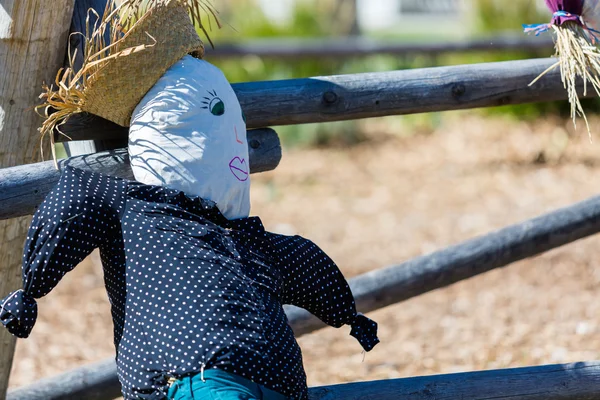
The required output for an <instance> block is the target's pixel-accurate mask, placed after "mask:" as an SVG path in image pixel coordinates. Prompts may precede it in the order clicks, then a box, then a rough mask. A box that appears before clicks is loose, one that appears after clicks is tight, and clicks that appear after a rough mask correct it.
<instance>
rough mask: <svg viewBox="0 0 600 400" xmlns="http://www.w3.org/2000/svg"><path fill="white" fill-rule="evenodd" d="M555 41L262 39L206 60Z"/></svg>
mask: <svg viewBox="0 0 600 400" xmlns="http://www.w3.org/2000/svg"><path fill="white" fill-rule="evenodd" d="M553 47H554V43H553V41H552V37H551V36H550V35H547V36H543V37H535V36H525V35H523V34H518V35H510V36H509V35H504V36H497V37H488V38H479V39H467V40H458V41H457V40H453V41H438V42H435V43H431V42H421V43H419V42H417V43H415V42H398V41H394V42H392V41H389V40H387V41H384V40H377V39H370V38H365V37H346V38H319V39H291V38H284V39H265V40H257V39H253V40H252V41H248V42H244V43H237V44H233V43H222V44H219V45H218V46H217V47H216V48H215V49H210V48H209V49H207V51H206V57H207V59H208V60H212V59H221V58H238V57H244V56H252V57H265V58H278V59H292V60H298V59H299V58H300V59H301V58H323V57H325V58H336V59H339V58H348V57H364V56H370V55H381V54H386V55H396V56H404V55H415V54H419V55H430V56H437V55H440V54H447V53H466V52H503V51H529V52H535V53H539V54H540V55H541V54H543V53H545V54H552V49H553Z"/></svg>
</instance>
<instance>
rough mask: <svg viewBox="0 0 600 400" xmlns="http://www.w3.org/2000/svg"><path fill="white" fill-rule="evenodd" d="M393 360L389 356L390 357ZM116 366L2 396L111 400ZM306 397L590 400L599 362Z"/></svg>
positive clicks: (12, 399)
mask: <svg viewBox="0 0 600 400" xmlns="http://www.w3.org/2000/svg"><path fill="white" fill-rule="evenodd" d="M392 361H393V360H392ZM115 379H116V366H115V362H114V361H113V360H107V361H104V362H101V363H98V364H94V365H90V366H87V367H85V368H81V369H79V370H77V374H73V373H66V374H62V375H59V376H56V377H53V378H50V379H44V380H41V381H38V382H36V383H34V384H32V385H29V386H26V387H23V388H19V389H16V390H13V391H11V392H9V394H8V397H7V400H113V399H114V398H116V397H118V395H119V393H118V389H119V388H120V386H119V383H118V382H117V381H115ZM309 398H310V400H370V399H371V400H433V399H448V400H451V399H461V400H497V399H503V400H523V399H527V400H596V399H598V398H600V362H597V361H594V362H580V363H574V364H564V365H547V366H541V367H527V368H513V369H505V370H495V371H481V372H468V373H460V374H450V375H435V376H426V377H417V378H405V379H390V380H382V381H375V382H360V383H347V384H343V385H334V386H324V387H316V388H311V389H310V390H309Z"/></svg>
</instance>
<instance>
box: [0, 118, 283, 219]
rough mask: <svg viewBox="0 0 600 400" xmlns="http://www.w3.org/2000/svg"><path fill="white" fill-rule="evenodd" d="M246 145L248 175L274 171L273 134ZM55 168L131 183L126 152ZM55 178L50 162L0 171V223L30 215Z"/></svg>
mask: <svg viewBox="0 0 600 400" xmlns="http://www.w3.org/2000/svg"><path fill="white" fill-rule="evenodd" d="M247 141H248V150H249V153H250V172H251V173H257V172H264V171H270V170H272V169H275V167H277V165H278V164H279V161H280V160H281V143H280V141H279V137H278V136H277V133H276V132H275V131H274V130H272V129H268V128H266V129H255V130H251V131H248V140H247ZM59 165H60V167H61V168H62V167H64V166H66V165H70V166H73V167H78V168H85V169H89V170H92V171H96V172H101V173H104V174H107V175H112V176H118V177H121V178H125V179H133V176H132V172H131V167H130V166H129V157H128V155H127V150H126V149H120V150H112V151H106V152H101V153H94V154H89V155H85V156H76V157H71V158H69V159H66V160H61V161H59ZM59 177H60V171H58V170H57V169H56V168H55V167H54V162H52V161H46V162H42V163H37V164H28V165H20V166H17V167H12V168H3V169H0V221H1V220H4V219H9V218H15V217H19V216H23V215H30V214H33V213H34V212H35V209H36V207H37V206H38V205H39V204H40V203H41V202H42V201H43V199H44V197H46V195H47V194H48V193H49V192H50V190H52V188H53V187H54V185H55V184H56V182H58V179H59Z"/></svg>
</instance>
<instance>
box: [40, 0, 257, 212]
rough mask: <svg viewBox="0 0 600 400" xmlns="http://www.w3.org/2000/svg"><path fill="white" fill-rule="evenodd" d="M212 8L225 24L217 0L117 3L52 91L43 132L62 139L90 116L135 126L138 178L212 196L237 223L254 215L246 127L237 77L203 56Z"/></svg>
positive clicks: (132, 141)
mask: <svg viewBox="0 0 600 400" xmlns="http://www.w3.org/2000/svg"><path fill="white" fill-rule="evenodd" d="M203 14H207V15H208V16H209V17H213V18H214V20H215V21H216V17H215V15H216V13H215V11H214V9H213V8H212V6H211V5H210V3H208V1H207V0H122V1H118V0H109V3H108V5H107V8H106V11H105V13H104V16H103V18H102V19H101V21H100V22H98V23H97V24H96V26H95V27H94V29H92V30H91V32H88V33H87V35H86V36H85V40H86V46H85V54H84V57H83V58H84V62H83V67H82V68H81V69H80V70H78V71H75V70H74V68H67V69H66V70H64V71H60V72H59V74H58V75H57V79H56V87H45V91H44V93H43V94H42V96H41V97H42V98H43V99H44V100H45V104H43V105H42V106H40V107H41V108H43V109H45V110H46V120H45V122H44V124H43V126H42V128H41V132H42V137H43V136H44V135H46V134H50V135H49V136H50V137H51V138H52V139H53V132H54V130H55V129H57V130H58V131H59V132H60V125H61V124H63V123H64V122H66V121H67V120H68V118H69V117H70V116H71V115H73V114H76V113H80V112H88V113H91V114H94V115H98V116H100V117H102V118H105V119H108V120H110V121H113V122H115V123H117V124H119V125H121V126H126V127H130V132H129V153H130V161H131V166H132V170H133V174H134V177H135V178H136V180H138V181H139V182H141V183H145V184H149V185H162V186H166V187H169V188H173V189H177V190H181V191H183V192H185V193H186V194H188V195H191V196H200V197H203V198H204V199H208V200H212V201H214V202H215V203H216V205H217V207H218V208H219V209H220V210H221V212H222V213H223V215H224V216H225V217H227V218H229V219H235V218H242V217H247V216H248V214H249V212H250V201H249V189H250V179H249V172H250V171H249V164H248V146H247V143H246V125H245V121H244V117H243V114H242V110H241V108H240V104H239V102H238V100H237V97H236V95H235V93H234V92H233V89H232V88H231V85H230V84H229V82H228V81H227V79H226V78H225V77H224V76H223V74H222V73H221V71H219V70H218V69H217V68H216V67H214V66H213V65H211V64H209V63H208V62H206V61H203V60H202V59H201V58H202V56H203V54H204V46H203V43H202V40H201V39H200V37H199V36H198V34H197V32H196V27H198V29H200V30H202V31H204V32H205V33H206V29H205V28H204V25H203V24H202V16H203ZM107 37H108V38H110V40H106V38H107ZM207 37H208V36H207ZM73 58H74V57H73ZM72 65H73V62H72V63H71V66H72ZM50 109H51V110H52V111H53V112H52V113H50V112H48V111H49V110H50Z"/></svg>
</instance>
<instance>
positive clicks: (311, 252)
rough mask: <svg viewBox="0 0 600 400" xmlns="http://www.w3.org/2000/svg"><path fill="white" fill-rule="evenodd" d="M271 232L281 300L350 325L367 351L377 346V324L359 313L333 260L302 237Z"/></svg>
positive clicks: (333, 323) (336, 323)
mask: <svg viewBox="0 0 600 400" xmlns="http://www.w3.org/2000/svg"><path fill="white" fill-rule="evenodd" d="M269 235H270V239H271V240H270V241H271V243H272V245H273V246H274V247H275V249H276V252H277V256H278V262H279V264H280V270H281V273H282V275H283V281H284V286H283V290H282V297H281V301H282V303H283V304H291V305H294V306H297V307H302V308H304V309H305V310H307V311H309V312H310V313H312V314H314V315H315V316H317V317H318V318H319V319H320V320H321V321H323V322H325V323H326V324H328V325H331V326H333V327H336V328H339V327H341V326H342V325H345V324H346V325H351V326H352V331H351V333H350V334H351V335H352V336H354V337H355V338H356V339H357V340H358V341H359V342H360V344H361V345H362V347H363V348H364V349H365V350H366V351H369V350H371V349H372V348H373V347H375V345H376V344H377V343H379V339H378V338H377V323H376V322H375V321H372V320H370V319H368V318H367V317H365V316H364V315H362V314H359V313H357V312H356V305H355V302H354V297H353V296H352V292H351V290H350V287H349V286H348V282H346V279H345V278H344V276H343V274H342V272H341V271H340V269H339V268H338V267H337V265H336V264H335V263H334V262H333V260H332V259H331V258H329V256H327V254H325V252H323V250H321V249H320V248H319V247H318V246H317V245H316V244H314V243H313V242H311V241H310V240H308V239H305V238H303V237H300V236H283V235H277V234H269Z"/></svg>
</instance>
